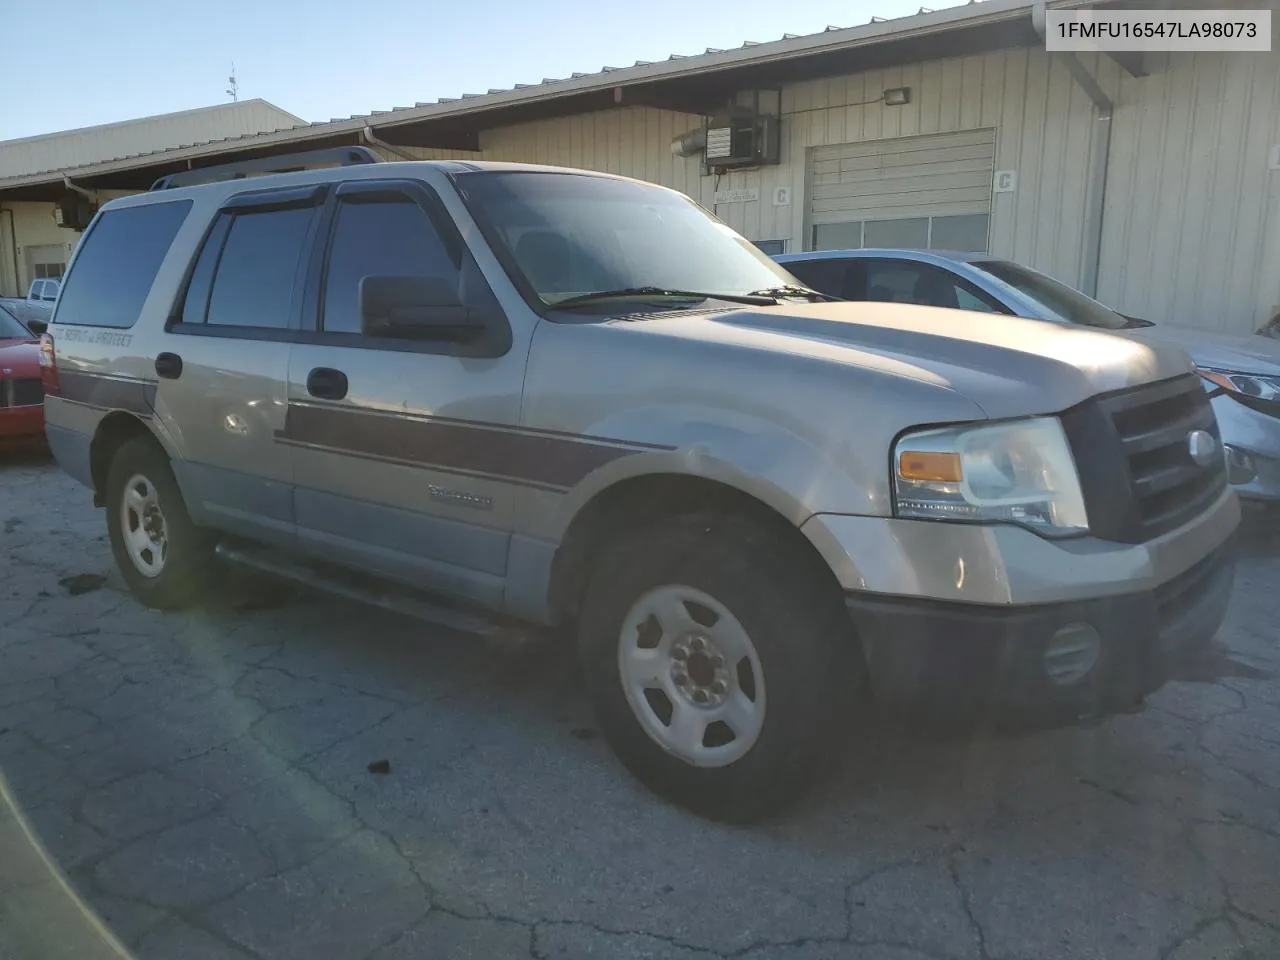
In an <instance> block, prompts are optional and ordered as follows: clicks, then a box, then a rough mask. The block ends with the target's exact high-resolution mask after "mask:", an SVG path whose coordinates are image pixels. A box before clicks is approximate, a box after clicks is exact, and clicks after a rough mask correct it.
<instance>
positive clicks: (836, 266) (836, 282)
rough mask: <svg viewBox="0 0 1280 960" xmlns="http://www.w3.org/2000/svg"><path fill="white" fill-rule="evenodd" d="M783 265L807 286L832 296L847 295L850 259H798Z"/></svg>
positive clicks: (842, 296)
mask: <svg viewBox="0 0 1280 960" xmlns="http://www.w3.org/2000/svg"><path fill="white" fill-rule="evenodd" d="M782 266H783V267H784V268H785V269H786V270H787V271H788V272H789V273H791V274H792V275H793V276H795V278H796V279H797V280H799V281H800V282H801V283H803V284H804V285H805V286H807V287H812V288H813V289H814V290H817V291H818V292H819V293H825V294H827V296H830V297H841V298H844V297H845V293H844V288H845V282H844V278H845V274H846V273H847V272H848V270H849V261H848V260H797V261H792V262H791V263H784V264H782Z"/></svg>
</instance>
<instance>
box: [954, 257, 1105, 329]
mask: <svg viewBox="0 0 1280 960" xmlns="http://www.w3.org/2000/svg"><path fill="white" fill-rule="evenodd" d="M973 265H974V266H975V267H977V268H978V269H979V270H982V271H984V272H985V273H989V274H991V276H993V277H995V278H996V279H997V280H1002V281H1003V282H1005V283H1007V284H1008V285H1009V286H1011V287H1013V288H1014V289H1015V290H1017V291H1018V292H1019V293H1021V294H1022V295H1023V296H1027V297H1030V298H1031V299H1032V300H1034V301H1036V303H1038V304H1040V306H1041V307H1043V308H1044V309H1045V310H1046V311H1048V312H1049V313H1050V314H1051V315H1052V316H1054V317H1056V318H1057V319H1059V320H1062V321H1065V322H1066V323H1080V324H1084V325H1085V326H1086V327H1102V328H1103V329H1105V330H1123V329H1124V328H1125V327H1126V326H1127V321H1126V320H1125V318H1124V317H1122V316H1120V314H1118V313H1116V312H1115V311H1114V310H1111V309H1109V308H1107V307H1104V306H1103V305H1102V304H1100V303H1099V302H1098V301H1097V300H1094V299H1093V298H1092V297H1088V296H1085V295H1084V294H1083V293H1081V292H1080V291H1079V290H1075V289H1073V288H1071V287H1068V286H1067V285H1066V284H1065V283H1059V282H1058V281H1057V280H1054V279H1052V278H1050V277H1046V276H1045V275H1044V274H1043V273H1037V272H1036V271H1035V270H1030V269H1028V268H1027V267H1022V266H1019V265H1018V264H1016V263H1009V262H1008V261H1007V260H978V261H974V263H973Z"/></svg>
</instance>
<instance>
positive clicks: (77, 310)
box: [54, 200, 191, 327]
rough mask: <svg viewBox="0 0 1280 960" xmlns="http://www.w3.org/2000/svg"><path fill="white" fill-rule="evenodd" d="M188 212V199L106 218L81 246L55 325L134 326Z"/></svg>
mask: <svg viewBox="0 0 1280 960" xmlns="http://www.w3.org/2000/svg"><path fill="white" fill-rule="evenodd" d="M190 212H191V201H190V200H174V201H171V202H168V203H150V204H147V205H145V206H140V207H125V208H123V209H121V210H108V211H107V212H106V213H104V214H102V215H101V216H100V217H99V218H98V220H97V222H96V223H94V225H93V227H92V229H90V231H89V233H88V234H87V235H86V236H85V238H84V239H83V240H82V241H81V249H80V251H79V252H78V253H77V254H76V258H75V262H74V264H73V265H72V268H71V272H70V273H69V274H68V275H67V278H66V280H65V281H64V282H63V285H62V296H61V297H60V298H59V299H58V309H57V313H56V314H55V315H54V321H55V322H56V323H59V324H75V325H79V326H87V327H132V326H133V325H134V324H135V323H136V322H137V320H138V314H140V313H141V312H142V305H143V303H145V302H146V299H147V294H148V293H149V292H150V291H151V285H152V284H153V283H154V282H155V279H156V274H157V273H159V272H160V265H161V264H162V263H163V262H164V258H165V256H166V254H168V252H169V247H170V246H171V245H172V244H173V238H174V237H175V236H177V234H178V229H179V228H180V227H181V226H182V223H183V221H184V220H186V219H187V214H188V213H190Z"/></svg>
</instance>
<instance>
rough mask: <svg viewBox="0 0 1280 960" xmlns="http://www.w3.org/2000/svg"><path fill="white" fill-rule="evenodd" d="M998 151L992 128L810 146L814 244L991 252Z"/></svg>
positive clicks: (827, 247) (821, 247) (824, 247)
mask: <svg viewBox="0 0 1280 960" xmlns="http://www.w3.org/2000/svg"><path fill="white" fill-rule="evenodd" d="M995 152H996V133H995V131H994V130H964V131H960V132H958V133H938V134H930V135H927V136H921V137H899V138H895V139H892V140H864V141H862V142H860V143H841V144H834V145H832V146H825V147H814V148H812V149H811V150H810V151H809V176H808V190H809V229H810V236H809V240H810V247H811V248H812V249H814V250H838V249H844V248H867V247H911V248H918V249H919V248H922V249H933V250H966V251H985V250H986V249H987V236H988V233H989V228H990V220H991V180H992V176H993V175H994V172H995Z"/></svg>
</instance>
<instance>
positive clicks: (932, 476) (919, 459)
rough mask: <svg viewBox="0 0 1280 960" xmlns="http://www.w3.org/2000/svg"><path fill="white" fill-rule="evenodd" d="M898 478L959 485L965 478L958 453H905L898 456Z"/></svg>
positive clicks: (907, 451)
mask: <svg viewBox="0 0 1280 960" xmlns="http://www.w3.org/2000/svg"><path fill="white" fill-rule="evenodd" d="M898 476H900V477H901V478H902V479H903V480H926V481H934V482H938V481H941V482H943V483H959V482H960V480H961V479H962V477H963V476H964V474H963V472H962V471H961V469H960V454H958V453H926V452H914V451H911V450H906V451H903V452H902V453H901V454H900V455H899V456H898Z"/></svg>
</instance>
